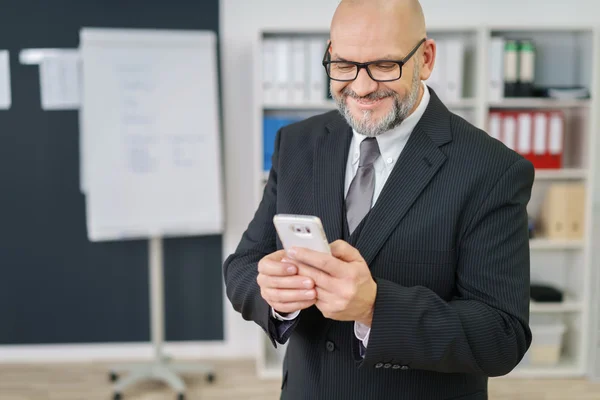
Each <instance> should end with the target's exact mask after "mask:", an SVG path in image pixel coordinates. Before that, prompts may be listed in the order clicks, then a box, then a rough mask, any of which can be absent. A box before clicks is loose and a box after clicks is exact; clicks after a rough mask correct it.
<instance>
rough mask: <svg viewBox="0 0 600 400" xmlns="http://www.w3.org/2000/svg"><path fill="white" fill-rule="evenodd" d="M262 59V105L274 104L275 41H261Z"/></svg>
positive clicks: (268, 39) (266, 39)
mask: <svg viewBox="0 0 600 400" xmlns="http://www.w3.org/2000/svg"><path fill="white" fill-rule="evenodd" d="M262 58H263V68H262V71H263V78H262V81H263V84H262V86H263V103H264V104H274V103H276V102H277V93H276V90H275V79H276V78H275V71H276V65H275V63H276V58H275V41H274V39H271V38H265V39H264V40H263V47H262Z"/></svg>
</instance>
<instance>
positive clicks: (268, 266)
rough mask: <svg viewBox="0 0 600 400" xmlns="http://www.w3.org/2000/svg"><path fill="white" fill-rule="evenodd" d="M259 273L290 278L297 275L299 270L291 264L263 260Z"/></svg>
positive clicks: (259, 264)
mask: <svg viewBox="0 0 600 400" xmlns="http://www.w3.org/2000/svg"><path fill="white" fill-rule="evenodd" d="M258 272H259V273H261V274H264V275H270V276H289V275H295V274H296V273H297V272H298V268H297V267H296V266H294V265H292V264H290V263H282V262H280V261H275V260H272V259H268V258H263V259H262V260H260V261H259V262H258Z"/></svg>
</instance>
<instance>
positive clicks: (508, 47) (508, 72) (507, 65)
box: [504, 39, 519, 97]
mask: <svg viewBox="0 0 600 400" xmlns="http://www.w3.org/2000/svg"><path fill="white" fill-rule="evenodd" d="M518 50H519V46H518V43H517V41H516V40H512V39H509V40H506V42H505V45H504V95H505V96H506V97H515V96H516V95H517V81H518V77H519V54H518V53H519V51H518Z"/></svg>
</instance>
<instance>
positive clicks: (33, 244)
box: [0, 0, 223, 344]
mask: <svg viewBox="0 0 600 400" xmlns="http://www.w3.org/2000/svg"><path fill="white" fill-rule="evenodd" d="M7 3H8V4H7ZM218 10H219V2H218V0H203V1H187V0H169V1H167V0H156V1H150V0H146V1H143V0H137V1H132V0H129V1H117V0H95V1H92V0H86V1H80V0H71V1H68V0H60V1H59V0H53V1H47V0H14V1H5V2H4V3H3V6H2V10H1V12H0V49H7V50H9V51H10V56H11V75H12V94H13V98H12V108H11V109H10V110H8V111H2V110H0V190H1V192H0V193H1V194H0V274H1V275H0V321H1V322H0V343H1V344H34V343H93V342H128V341H147V340H149V339H150V327H149V323H150V322H149V315H150V312H149V293H148V290H149V287H148V279H149V276H148V242H147V241H145V240H141V241H138V240H130V241H122V242H104V243H91V242H89V241H88V239H87V234H86V228H85V204H84V197H83V195H82V194H81V193H80V191H79V141H78V112H77V111H42V109H41V106H40V90H39V72H38V71H39V70H38V67H37V66H25V65H21V64H19V62H18V53H19V51H20V50H22V49H26V48H76V47H78V45H79V30H80V28H81V27H84V26H86V27H115V28H157V29H163V28H164V29H202V30H212V31H214V32H217V33H218V28H219V26H218V24H219V14H218ZM164 255H165V264H164V267H165V302H166V305H165V307H166V310H165V318H166V325H167V327H166V331H167V332H166V339H167V340H222V339H223V304H222V297H223V294H222V284H221V282H222V275H221V262H222V238H221V236H208V237H189V238H174V239H167V240H165V242H164Z"/></svg>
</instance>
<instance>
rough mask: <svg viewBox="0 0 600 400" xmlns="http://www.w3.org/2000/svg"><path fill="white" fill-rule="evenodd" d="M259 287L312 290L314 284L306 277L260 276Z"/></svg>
mask: <svg viewBox="0 0 600 400" xmlns="http://www.w3.org/2000/svg"><path fill="white" fill-rule="evenodd" d="M258 283H259V285H260V286H261V287H265V288H273V289H312V288H313V287H314V286H315V282H314V281H313V280H312V279H311V278H308V277H306V276H301V275H294V276H269V275H262V274H261V275H260V278H259V282H258Z"/></svg>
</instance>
